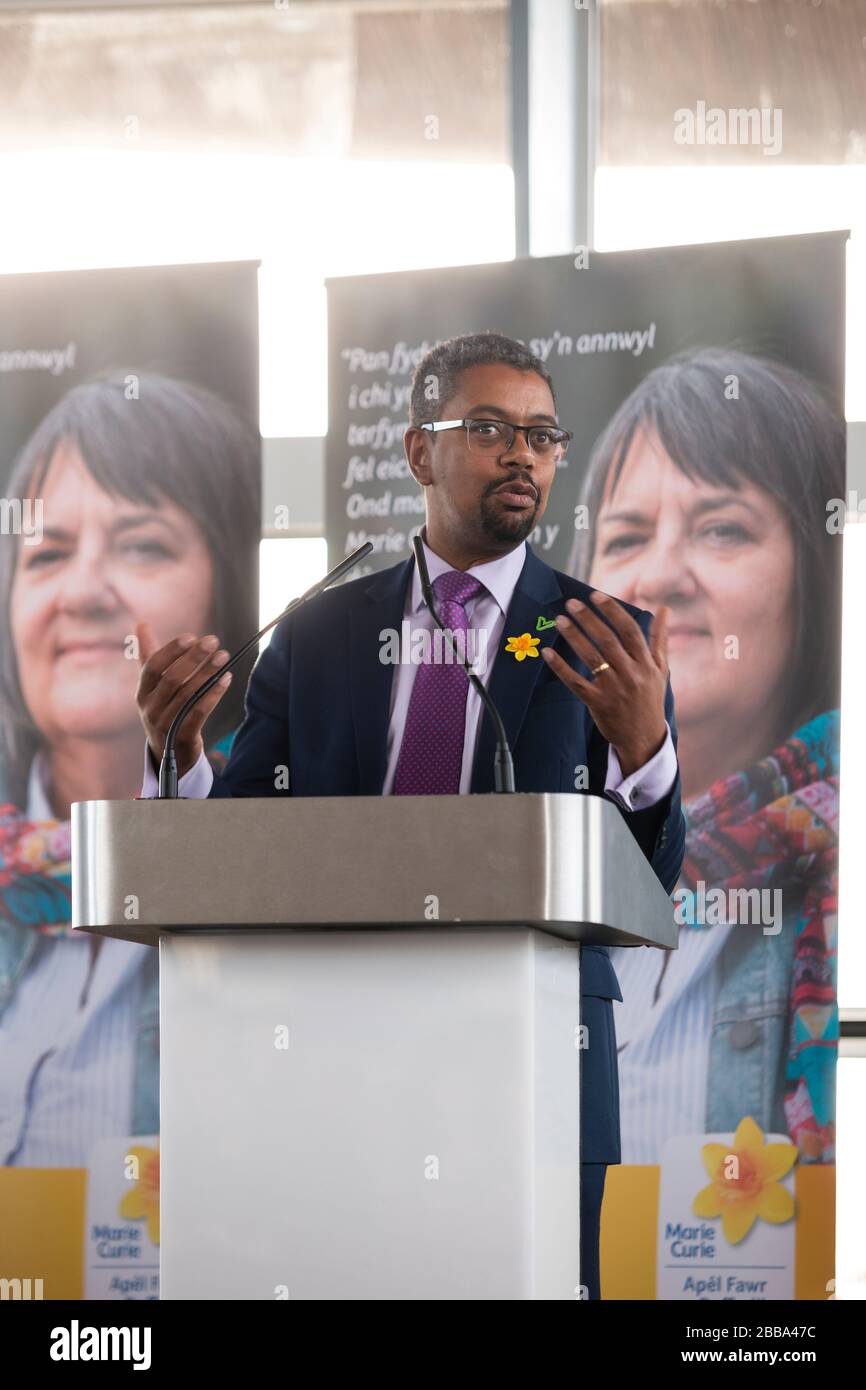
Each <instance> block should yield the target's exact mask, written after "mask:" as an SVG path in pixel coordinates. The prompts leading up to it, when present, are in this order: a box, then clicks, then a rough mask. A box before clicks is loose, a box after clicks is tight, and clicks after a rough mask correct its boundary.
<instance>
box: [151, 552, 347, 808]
mask: <svg viewBox="0 0 866 1390" xmlns="http://www.w3.org/2000/svg"><path fill="white" fill-rule="evenodd" d="M372 549H373V543H372V541H365V542H364V544H363V545H360V546H359V547H358V549H357V550H353V551H352V554H351V555H347V556H346V559H345V560H341V561H340V563H339V565H337V566H335V568H334V569H332V570H331V572H330V574H326V575H325V577H324V579H320V580H319V581H318V583H316V584H314V585H313V586H312V588H311V589H308V590H307V592H306V593H305V594H301V595H300V596H299V597H298V598H296V599H292V602H291V603H290V604H289V605H288V607H287V608H284V609H283V611H282V613H280V614H278V615H277V617H276V618H274V620H273V622H270V623H268V624H267V626H266V627H263V628H262V630H261V632H257V633H256V634H255V636H254V637H251V638H250V640H249V641H248V642H244V645H243V646H242V647H239V648H238V650H237V651H236V652H235V653H234V654H233V655H232V656H230V657H229V659H228V661H226V662H224V663H223V665H222V666H220V667H219V668H218V669H217V670H216V671H214V673H213V675H212V676H208V678H207V680H206V681H205V682H204V684H203V685H200V686H199V688H198V690H194V691H193V693H192V695H190V697H189V699H188V700H187V701H186V704H183V705H181V707H180V709H179V710H178V712H177V714H176V715H175V716H174V719H173V720H172V721H171V724H170V725H169V727H168V733H167V734H166V736H165V749H164V750H163V755H162V762H161V763H160V765H159V796H158V798H157V799H158V800H160V801H163V800H172V799H175V798H176V797H177V759H176V757H175V752H174V747H175V742H176V740H177V731H178V729H179V728H180V726H181V724H182V723H183V721H184V719H186V716H187V715H188V714H189V712H190V710H191V709H192V707H193V705H194V704H195V703H196V701H197V700H200V699H201V697H202V695H206V694H207V692H208V691H209V690H210V688H211V686H212V685H216V683H217V681H218V680H219V678H220V676H224V675H225V673H226V671H230V670H231V668H232V667H233V666H235V665H237V663H238V662H239V661H240V659H241V657H242V656H246V654H247V652H248V651H249V649H250V647H252V646H253V644H254V643H255V642H258V640H259V638H260V637H264V635H265V633H266V632H270V630H271V628H272V627H276V625H277V623H280V622H282V620H283V618H286V617H288V615H289V614H290V613H294V611H295V609H296V608H300V607H301V605H302V604H304V603H308V602H309V601H310V599H311V598H318V596H319V594H322V593H324V592H325V590H326V589H328V588H330V586H331V585H332V584H336V582H337V580H338V579H342V578H343V575H344V574H348V573H349V570H350V569H354V567H355V565H357V563H358V561H359V560H363V558H364V556H365V555H369V553H370V551H371V550H372Z"/></svg>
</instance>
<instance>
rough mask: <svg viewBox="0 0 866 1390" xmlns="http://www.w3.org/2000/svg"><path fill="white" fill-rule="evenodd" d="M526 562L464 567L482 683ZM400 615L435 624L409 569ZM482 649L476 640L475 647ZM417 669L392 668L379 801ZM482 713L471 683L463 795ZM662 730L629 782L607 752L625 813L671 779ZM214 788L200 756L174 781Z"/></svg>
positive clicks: (153, 782)
mask: <svg viewBox="0 0 866 1390" xmlns="http://www.w3.org/2000/svg"><path fill="white" fill-rule="evenodd" d="M424 551H425V554H426V557H427V568H428V570H429V571H430V582H431V583H433V582H434V581H435V580H436V579H438V577H439V575H440V574H446V573H447V572H448V570H450V568H451V566H450V565H449V564H447V562H446V561H445V560H442V559H440V557H439V556H438V555H436V554H435V553H434V552H433V551H432V550H431V549H430V547H429V546H428V545H427V544H426V543H425V544H424ZM525 559H526V544H525V542H523V543H521V544H520V545H519V546H517V548H516V549H515V550H511V551H509V553H508V554H507V555H501V556H500V557H499V559H497V560H488V561H487V562H486V563H485V564H481V565H472V567H471V568H470V569H469V570H467V574H472V575H475V577H476V578H477V579H478V580H480V582H481V583H482V584H483V585H484V589H483V590H482V591H481V593H479V594H477V595H476V597H475V598H473V599H470V601H469V602H468V603H467V605H466V616H467V619H468V622H469V627H470V628H471V629H473V631H474V632H475V633H482V632H483V633H485V634H486V652H485V653H484V656H485V658H486V659H485V660H477V661H475V662H474V663H473V664H474V666H475V670H476V671H477V673H478V676H479V678H480V679H481V681H482V682H483V683H484V685H485V686H486V685H487V683H488V680H489V677H490V673H491V671H492V669H493V663H494V660H495V658H496V653H497V651H498V650H499V643H500V640H501V638H502V634H503V631H504V629H505V617H506V614H507V612H508V606H509V604H510V603H511V597H512V594H513V593H514V590H515V588H516V587H517V581H518V580H519V578H520V573H521V570H522V569H523V565H524V561H525ZM403 617H404V620H405V621H406V622H407V623H408V624H409V630H410V633H411V632H415V631H416V630H417V629H418V628H426V630H427V631H428V632H430V631H432V629H433V627H434V623H433V618H432V616H431V614H430V613H429V612H428V610H427V608H426V605H425V603H424V598H423V595H422V593H421V581H420V579H419V577H418V571H417V568H416V567H414V566H413V571H412V583H411V584H410V585H409V586H408V590H407V594H406V603H405V606H404V609H403ZM480 645H481V644H480V643H479V647H480ZM407 646H408V647H409V650H410V651H411V650H413V648H412V646H411V637H410V639H409V642H408V643H407ZM538 660H539V661H540V660H541V658H540V657H539V658H538ZM416 670H417V667H416V665H415V664H414V663H412V662H406V663H405V664H403V663H400V664H398V665H397V666H396V668H395V671H394V679H393V682H392V685H391V715H390V720H389V724H388V760H387V765H386V770H385V781H384V783H383V785H382V794H383V796H388V795H389V794H390V792H391V789H392V787H393V785H394V773H395V771H396V768H397V759H398V757H399V754H400V745H401V743H402V741H403V731H404V729H405V727H406V716H407V714H408V712H409V701H410V699H411V696H412V684H413V682H414V679H415V672H416ZM467 685H468V682H467ZM483 711H484V706H483V703H482V701H481V697H480V696H479V695H478V693H477V692H476V691H475V690H473V689H472V687H471V686H468V694H467V697H466V732H465V736H464V739H463V764H462V768H461V772H460V791H461V792H468V791H469V788H470V785H471V782H472V764H473V762H474V760H475V749H476V746H477V743H478V735H479V732H480V728H481V716H482V713H483ZM665 728H666V730H667V733H666V736H665V741H664V743H663V744H662V746H661V748H660V749H659V750H658V752H657V753H655V754H654V756H653V757H652V758H650V760H649V762H647V763H645V764H644V766H643V767H639V768H638V769H637V770H636V771H635V772H632V773H630V774H629V776H628V777H623V775H622V769H621V767H620V765H619V759H618V758H617V755H616V750H615V749H614V748H612V747H611V748H610V749H609V750H608V759H607V776H606V779H605V793H606V794H607V795H608V796H611V797H613V799H614V800H617V801H619V802H620V804H621V805H622V806H623V807H624V808H625V810H627V811H642V810H644V809H645V808H646V807H648V806H654V805H655V804H656V802H658V801H661V800H662V798H663V797H665V796H667V794H668V792H669V791H670V789H671V787H672V786H673V784H674V782H675V780H676V775H677V756H676V752H675V750H674V745H673V739H672V738H671V731H670V728H669V727H668V725H667V722H666V723H665ZM212 785H213V769H212V768H211V765H210V763H209V762H208V760H207V758H206V757H205V754H204V753H203V752H202V753H201V754H200V755H199V758H198V761H197V762H196V763H195V764H194V765H193V766H192V767H191V768H190V769H189V771H188V772H185V773H184V775H183V776H182V777H180V778H179V779H178V784H177V790H178V795H179V796H184V797H190V798H193V799H202V800H203V799H204V798H205V797H206V796H207V795H208V793H209V791H210V789H211V786H212ZM518 790H519V788H518ZM157 791H158V784H157V779H156V774H155V772H154V770H153V765H152V763H151V759H150V754H149V752H148V747H147V742H145V745H144V777H143V779H142V787H141V795H142V796H143V797H152V796H156V794H157Z"/></svg>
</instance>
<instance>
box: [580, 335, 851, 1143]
mask: <svg viewBox="0 0 866 1390" xmlns="http://www.w3.org/2000/svg"><path fill="white" fill-rule="evenodd" d="M844 495H845V427H844V422H843V420H842V419H841V417H840V415H839V413H838V411H837V410H836V409H835V408H834V406H833V405H832V404H831V403H830V402H829V401H828V400H827V399H826V398H825V396H824V394H823V393H822V391H821V390H819V389H818V387H817V386H816V385H814V384H813V383H812V382H811V381H809V380H808V379H807V378H806V377H805V376H804V375H803V374H802V373H800V372H798V371H796V370H794V369H793V368H791V367H789V366H786V365H783V364H782V363H780V362H777V361H773V360H769V359H767V358H763V357H758V356H755V355H752V354H750V353H746V352H742V351H737V350H734V349H721V348H704V349H700V350H692V351H688V352H684V353H682V354H680V355H678V356H677V357H675V358H673V359H671V360H670V361H668V362H667V363H665V364H663V365H662V366H660V367H658V368H656V369H655V370H654V371H652V372H651V373H650V374H649V375H648V376H647V377H646V378H645V379H644V380H643V381H642V382H641V383H640V385H639V386H638V387H637V388H636V389H635V390H634V391H633V392H632V394H631V395H630V396H629V397H628V399H627V400H626V401H625V402H624V403H623V405H622V406H621V407H620V408H619V410H618V411H617V413H616V415H615V416H614V417H613V419H612V420H611V421H610V423H609V425H608V426H607V427H606V429H605V431H604V432H603V434H602V435H601V437H600V438H599V439H598V440H597V442H596V444H595V447H594V449H593V452H592V456H591V459H590V464H589V468H588V471H587V475H586V478H585V480H584V486H583V490H582V495H581V499H580V502H581V506H582V507H583V508H585V511H581V510H580V509H579V510H578V513H577V522H578V529H576V531H575V539H574V544H573V548H572V554H571V558H570V569H571V572H572V573H573V574H575V575H577V576H578V577H580V578H582V579H586V580H588V581H589V582H590V583H591V584H593V585H594V586H596V587H598V588H600V589H603V590H605V591H606V592H608V593H611V594H615V595H616V596H617V597H619V598H622V599H625V600H626V601H628V602H630V603H634V604H637V605H639V606H640V607H642V608H646V609H649V610H651V611H655V610H657V609H658V608H659V607H660V606H661V605H662V604H666V605H668V606H669V608H670V619H669V632H670V644H669V664H670V672H671V682H672V686H673V690H674V697H675V701H676V717H677V726H678V753H679V761H680V768H681V775H682V784H683V800H684V812H685V816H686V823H687V841H686V855H685V862H684V865H683V871H682V876H681V880H680V884H679V885H678V891H677V893H676V894H675V895H674V897H675V901H676V902H677V903H678V906H679V915H678V920H679V921H680V923H681V925H680V929H679V949H678V950H677V951H675V952H669V953H664V952H655V951H646V950H630V949H628V948H622V947H620V948H615V949H612V951H611V958H612V959H613V961H614V964H615V968H616V971H617V975H618V978H619V981H620V984H621V987H622V993H623V1001H624V1002H623V1003H619V1002H617V1003H615V1006H614V1007H615V1016H616V1032H617V1047H618V1060H619V1075H620V1096H621V1123H622V1153H623V1162H624V1163H638V1164H640V1163H643V1164H652V1163H658V1162H659V1160H660V1156H661V1150H662V1147H663V1144H664V1142H665V1140H666V1138H667V1137H669V1136H671V1135H680V1134H695V1133H714V1132H726V1131H734V1130H736V1127H737V1125H738V1123H739V1121H740V1120H741V1119H742V1118H743V1117H744V1116H746V1115H750V1116H751V1117H752V1118H753V1119H754V1120H755V1121H756V1122H757V1123H758V1124H759V1125H760V1126H761V1127H762V1128H763V1130H764V1131H765V1132H769V1131H772V1132H777V1133H787V1134H789V1135H790V1136H791V1138H792V1141H793V1142H794V1143H795V1144H796V1145H797V1147H798V1151H799V1155H800V1161H801V1162H806V1163H809V1162H812V1163H815V1162H817V1163H832V1162H833V1161H834V1158H835V1090H834V1086H835V1063H836V1052H837V1042H838V1031H839V1029H838V1011H837V1005H836V910H837V814H838V793H839V780H838V778H839V675H840V614H841V563H842V541H841V536H840V535H839V534H836V533H835V528H833V527H832V526H830V525H829V524H828V506H829V505H830V504H831V503H832V501H833V499H840V498H843V497H844ZM581 518H584V519H585V521H586V524H585V525H583V524H582V521H581ZM711 890H722V891H721V894H718V893H716V895H715V896H716V899H717V900H718V899H719V898H720V897H721V899H722V901H723V902H724V903H726V904H730V905H731V906H730V907H729V908H728V910H727V911H725V912H723V913H722V914H721V920H719V914H718V912H716V913H715V914H711V913H704V912H703V911H702V910H701V907H702V904H703V903H704V902H705V901H706V895H707V894H710V893H711ZM741 890H742V891H741ZM755 890H757V891H755ZM702 895H703V896H702ZM746 902H749V904H750V909H749V912H748V914H746V915H747V916H748V920H742V919H741V917H739V916H738V912H741V911H742V909H741V908H737V907H736V906H734V905H735V904H737V903H740V904H743V903H746ZM757 905H760V911H759V912H757V913H756V912H755V909H756V906H757ZM756 918H757V919H756Z"/></svg>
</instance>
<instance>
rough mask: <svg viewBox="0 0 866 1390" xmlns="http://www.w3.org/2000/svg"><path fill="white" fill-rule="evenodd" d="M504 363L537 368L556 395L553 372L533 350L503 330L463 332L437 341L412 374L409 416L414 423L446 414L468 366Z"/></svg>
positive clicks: (522, 367) (551, 391) (423, 422)
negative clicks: (446, 408) (508, 335)
mask: <svg viewBox="0 0 866 1390" xmlns="http://www.w3.org/2000/svg"><path fill="white" fill-rule="evenodd" d="M500 362H501V363H502V364H503V365H504V366H506V367H516V368H517V370H518V371H520V372H535V373H537V375H538V376H540V377H541V379H542V380H543V381H545V382H546V383H547V385H548V387H549V389H550V394H551V396H553V408H554V410H555V409H556V393H555V392H554V389H553V381H552V380H551V376H550V372H549V371H548V370H547V368H546V367H545V365H544V363H543V362H542V361H541V358H540V357H536V355H535V353H534V352H530V351H529V349H528V348H526V347H524V346H523V344H522V343H518V342H517V341H516V340H515V339H514V338H506V337H505V334H504V333H489V332H488V333H463V334H461V335H460V336H459V337H455V338H446V339H445V341H444V342H441V343H437V344H436V346H435V347H434V348H431V349H430V351H429V352H428V353H425V355H424V356H423V357H422V358H421V361H420V362H419V363H418V365H417V367H416V368H415V371H414V372H413V374H412V395H411V398H410V404H409V419H410V421H411V423H412V424H413V425H425V424H427V423H428V421H430V420H441V419H443V418H444V414H443V412H444V410H445V407H446V406H447V404H448V402H449V401H450V400H451V398H452V397H453V396H454V395H456V393H457V389H458V386H459V382H460V375H461V373H462V372H465V371H466V370H467V369H468V368H469V367H487V366H490V365H491V364H498V363H500Z"/></svg>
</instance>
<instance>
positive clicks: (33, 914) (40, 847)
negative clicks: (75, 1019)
mask: <svg viewBox="0 0 866 1390" xmlns="http://www.w3.org/2000/svg"><path fill="white" fill-rule="evenodd" d="M233 738H234V734H233V733H230V734H227V735H226V736H225V738H223V739H220V740H219V742H218V743H215V744H214V745H213V747H212V748H210V749H209V750H208V759H209V761H210V763H211V765H212V766H213V767H214V768H215V769H216V771H217V772H220V771H221V770H222V768H223V767H225V764H226V762H227V761H228V754H229V750H230V748H231V742H232V739H233ZM70 831H71V822H70V821H58V820H49V821H31V820H28V818H27V816H25V815H24V814H23V813H22V812H21V811H19V810H18V808H17V807H16V806H12V805H11V804H9V803H8V802H7V803H5V804H0V920H2V921H6V922H11V923H13V924H14V925H16V926H21V927H32V928H33V929H34V931H38V932H42V933H44V934H45V935H47V936H71V937H73V938H80V939H81V940H82V941H87V940H89V937H88V936H87V935H86V934H85V933H84V932H80V933H79V932H74V931H73V930H72V925H71V918H72V855H71V849H70Z"/></svg>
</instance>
